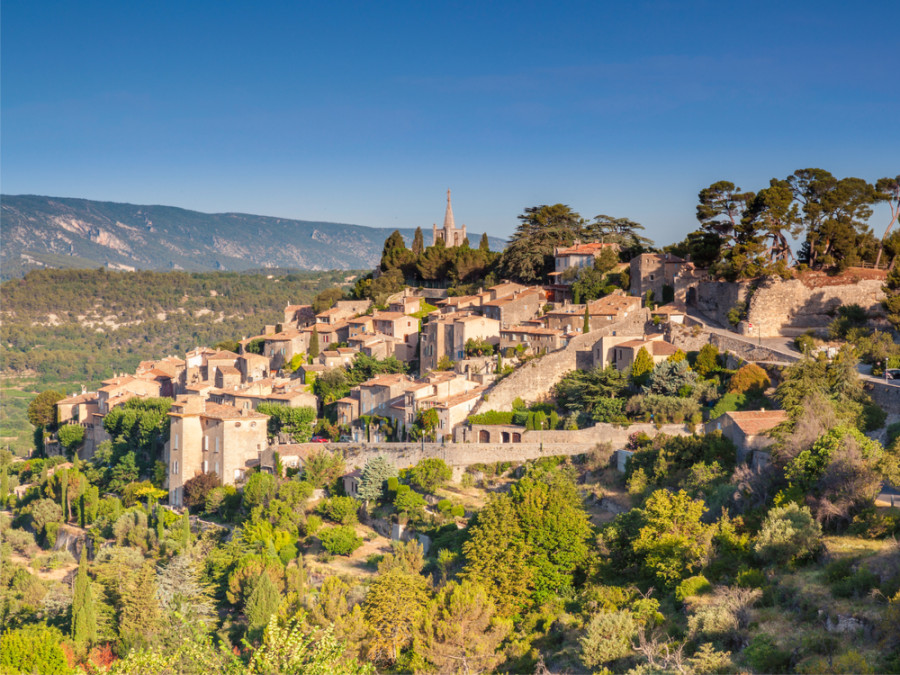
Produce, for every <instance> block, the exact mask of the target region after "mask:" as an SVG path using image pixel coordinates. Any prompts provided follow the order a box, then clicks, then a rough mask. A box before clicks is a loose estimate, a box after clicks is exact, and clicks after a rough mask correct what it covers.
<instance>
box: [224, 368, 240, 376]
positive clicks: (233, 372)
mask: <svg viewBox="0 0 900 675" xmlns="http://www.w3.org/2000/svg"><path fill="white" fill-rule="evenodd" d="M219 372H220V373H222V374H223V375H240V374H241V371H239V370H238V369H237V368H235V367H234V366H222V367H221V368H219Z"/></svg>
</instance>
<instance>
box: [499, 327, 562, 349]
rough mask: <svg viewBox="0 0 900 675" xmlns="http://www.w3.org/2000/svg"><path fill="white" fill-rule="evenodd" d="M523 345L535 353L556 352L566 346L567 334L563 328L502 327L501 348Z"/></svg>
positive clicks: (513, 347)
mask: <svg viewBox="0 0 900 675" xmlns="http://www.w3.org/2000/svg"><path fill="white" fill-rule="evenodd" d="M519 345H523V346H524V347H525V349H526V350H527V351H528V352H530V353H534V354H539V353H541V352H555V351H556V350H557V349H562V348H563V347H565V346H566V336H565V334H564V333H563V332H562V331H561V330H554V329H553V328H541V327H539V326H511V327H509V328H501V329H500V349H501V350H505V349H509V348H512V349H515V348H516V347H518V346H519Z"/></svg>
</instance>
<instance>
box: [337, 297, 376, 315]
mask: <svg viewBox="0 0 900 675" xmlns="http://www.w3.org/2000/svg"><path fill="white" fill-rule="evenodd" d="M334 306H335V307H337V308H338V309H342V310H345V311H348V312H350V315H351V316H359V315H360V314H364V313H365V312H367V311H368V310H369V307H371V306H372V301H371V300H338V301H337V302H336V303H334Z"/></svg>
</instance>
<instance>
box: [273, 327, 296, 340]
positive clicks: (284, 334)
mask: <svg viewBox="0 0 900 675" xmlns="http://www.w3.org/2000/svg"><path fill="white" fill-rule="evenodd" d="M300 334H301V331H299V330H293V329H290V330H283V331H281V332H280V333H273V334H272V335H266V341H267V342H268V341H269V340H293V339H294V338H295V337H297V336H298V335H300Z"/></svg>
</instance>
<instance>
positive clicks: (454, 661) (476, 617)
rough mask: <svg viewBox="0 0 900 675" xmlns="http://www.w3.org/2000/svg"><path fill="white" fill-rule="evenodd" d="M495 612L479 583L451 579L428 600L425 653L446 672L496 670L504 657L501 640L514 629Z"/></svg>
mask: <svg viewBox="0 0 900 675" xmlns="http://www.w3.org/2000/svg"><path fill="white" fill-rule="evenodd" d="M495 613H496V607H495V606H494V603H493V602H492V601H491V599H490V597H489V596H488V595H487V593H486V592H485V590H484V589H483V588H481V587H480V586H479V585H477V584H473V583H471V582H468V581H463V582H461V583H456V582H452V581H451V582H450V583H449V584H447V585H446V586H444V588H442V589H441V591H440V593H438V595H437V597H436V598H435V599H434V600H433V601H432V602H430V603H429V604H428V609H427V611H426V612H425V620H424V621H423V624H422V628H421V629H420V644H421V650H422V656H424V657H425V658H426V659H428V661H430V662H431V663H432V664H434V665H435V666H436V667H437V669H438V670H439V672H442V673H466V674H470V673H471V674H473V675H474V674H476V673H482V672H492V671H493V670H494V668H495V667H496V666H497V665H499V663H500V662H501V661H502V659H503V656H504V655H503V653H502V652H501V651H499V647H500V643H501V642H502V641H503V640H504V639H505V637H506V635H507V634H508V633H509V631H510V629H511V624H510V622H509V621H505V620H501V619H499V618H496V617H495Z"/></svg>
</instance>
